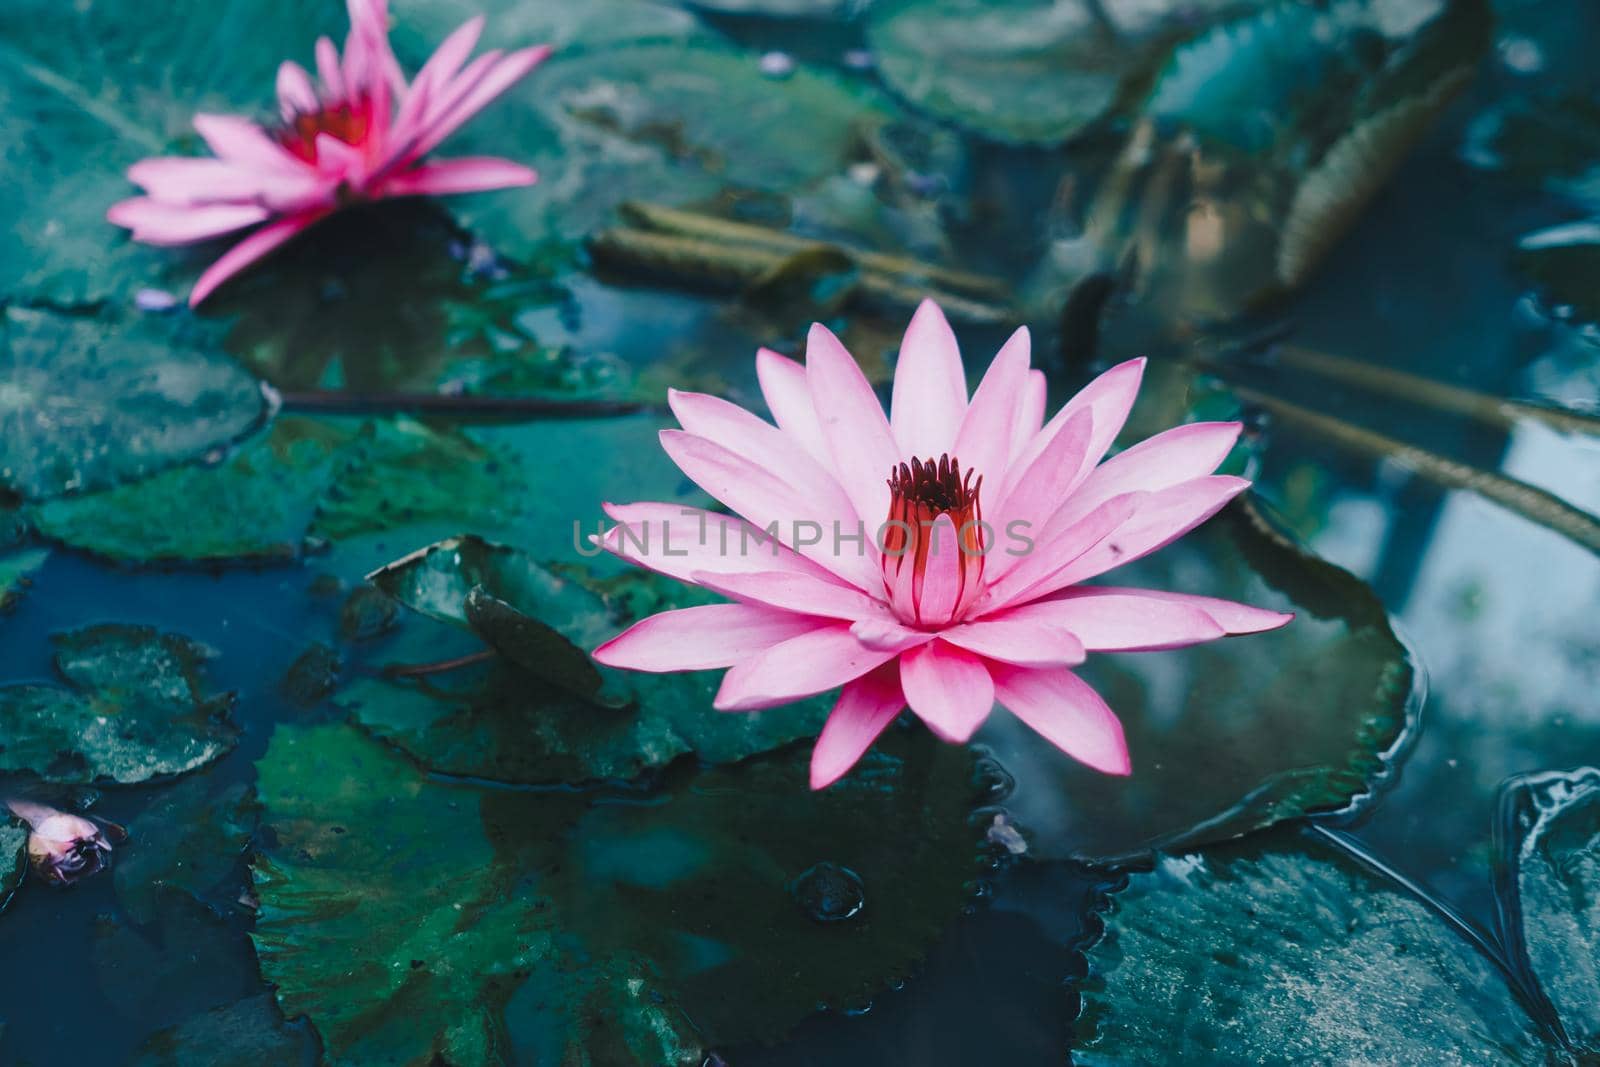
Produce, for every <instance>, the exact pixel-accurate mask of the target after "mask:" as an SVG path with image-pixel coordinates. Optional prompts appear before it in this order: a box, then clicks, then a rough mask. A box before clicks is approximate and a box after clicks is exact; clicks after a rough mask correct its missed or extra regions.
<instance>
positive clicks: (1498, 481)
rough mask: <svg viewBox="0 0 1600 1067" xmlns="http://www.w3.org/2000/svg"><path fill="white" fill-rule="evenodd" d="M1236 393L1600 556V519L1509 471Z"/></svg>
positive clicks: (1251, 393)
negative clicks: (1488, 468)
mask: <svg viewBox="0 0 1600 1067" xmlns="http://www.w3.org/2000/svg"><path fill="white" fill-rule="evenodd" d="M1233 392H1234V393H1235V395H1237V396H1238V397H1239V399H1240V400H1242V401H1244V402H1245V403H1247V404H1253V405H1254V406H1256V407H1259V408H1261V409H1263V410H1264V411H1267V412H1269V413H1271V414H1272V415H1273V416H1275V417H1276V418H1278V419H1281V420H1282V421H1283V422H1285V423H1288V424H1289V425H1291V426H1294V427H1295V428H1297V429H1300V430H1304V431H1305V432H1307V433H1311V434H1315V435H1317V436H1319V437H1324V438H1327V439H1328V440H1330V441H1333V442H1334V443H1336V444H1339V445H1342V446H1344V447H1346V448H1349V449H1351V450H1352V451H1355V452H1359V453H1362V454H1364V455H1368V456H1371V457H1373V458H1376V459H1392V460H1394V461H1395V462H1397V463H1400V464H1402V465H1403V466H1405V467H1408V468H1410V469H1411V470H1412V471H1414V472H1415V473H1416V474H1418V475H1419V476H1421V477H1423V478H1426V479H1427V480H1428V481H1430V482H1433V483H1435V484H1437V485H1441V486H1443V487H1445V488H1447V489H1465V490H1467V491H1468V492H1471V493H1476V494H1477V495H1478V496H1481V497H1483V498H1484V499H1486V500H1489V501H1491V502H1493V503H1495V504H1498V505H1500V506H1501V507H1503V508H1506V509H1507V510H1509V511H1512V512H1515V513H1516V514H1518V515H1521V516H1522V517H1523V518H1525V519H1527V520H1528V521H1529V522H1535V523H1538V524H1539V525H1540V526H1544V527H1546V528H1547V529H1550V530H1554V531H1555V532H1556V533H1559V534H1561V535H1562V536H1563V537H1566V538H1568V539H1569V540H1572V541H1574V542H1576V543H1577V544H1579V545H1582V546H1583V547H1584V548H1586V549H1588V550H1589V551H1590V552H1594V553H1596V554H1600V519H1597V518H1595V516H1593V515H1591V514H1589V513H1588V512H1587V511H1582V510H1580V509H1578V508H1575V507H1573V506H1572V505H1571V504H1569V503H1567V502H1566V501H1565V500H1563V499H1561V498H1560V497H1558V496H1556V495H1555V494H1554V493H1551V492H1548V491H1546V490H1544V489H1540V488H1538V487H1537V486H1533V485H1529V484H1528V483H1527V482H1522V481H1518V480H1517V479H1515V478H1510V477H1507V476H1506V475H1504V474H1497V473H1495V472H1494V471H1486V470H1483V469H1482V468H1480V467H1474V466H1472V465H1470V464H1467V463H1461V462H1459V461H1457V460H1453V459H1449V458H1447V457H1445V456H1441V455H1439V454H1438V453H1436V452H1430V451H1428V450H1427V449H1425V448H1420V447H1418V446H1417V445H1413V444H1408V443H1406V442H1405V441H1401V440H1398V439H1396V438H1393V437H1388V436H1386V435H1384V434H1381V433H1378V432H1376V431H1374V430H1368V429H1365V428H1364V427H1361V426H1356V425H1353V424H1352V423H1348V422H1345V421H1344V420H1343V419H1340V418H1336V417H1334V416H1332V415H1324V414H1321V413H1320V412H1316V411H1312V410H1310V409H1308V408H1303V407H1301V406H1300V405H1298V404H1291V403H1289V402H1288V401H1286V400H1279V399H1278V398H1277V397H1274V396H1270V395H1268V394H1266V393H1263V392H1261V391H1260V390H1257V389H1251V388H1248V387H1246V386H1234V387H1233Z"/></svg>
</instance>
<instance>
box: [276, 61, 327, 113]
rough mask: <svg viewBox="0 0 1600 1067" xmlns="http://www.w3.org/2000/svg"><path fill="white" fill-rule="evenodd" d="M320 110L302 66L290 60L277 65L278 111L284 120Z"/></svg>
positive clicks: (312, 87)
mask: <svg viewBox="0 0 1600 1067" xmlns="http://www.w3.org/2000/svg"><path fill="white" fill-rule="evenodd" d="M319 110H321V104H319V103H318V102H317V90H316V88H315V87H314V86H313V85H312V84H311V75H309V74H307V73H306V70H305V68H304V67H302V66H301V65H300V64H298V63H295V62H292V61H290V60H284V61H283V62H282V63H281V64H279V66H278V111H279V112H280V113H281V114H282V115H283V117H284V120H285V121H287V120H289V119H292V118H294V117H295V116H296V115H314V114H316V113H317V112H318V111H319Z"/></svg>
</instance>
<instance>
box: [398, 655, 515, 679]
mask: <svg viewBox="0 0 1600 1067" xmlns="http://www.w3.org/2000/svg"><path fill="white" fill-rule="evenodd" d="M497 655H499V653H497V652H496V651H495V650H494V649H492V648H485V649H480V650H479V651H477V652H469V653H467V654H466V655H465V656H456V657H455V658H454V659H442V660H437V661H435V662H433V663H391V664H388V665H387V666H385V667H384V668H383V670H382V671H381V673H382V674H383V675H385V676H386V677H389V678H421V677H423V676H425V675H429V674H443V673H445V672H446V671H454V670H459V669H460V668H462V667H470V666H472V665H473V664H475V663H483V662H486V661H487V660H491V659H494V657H495V656H497Z"/></svg>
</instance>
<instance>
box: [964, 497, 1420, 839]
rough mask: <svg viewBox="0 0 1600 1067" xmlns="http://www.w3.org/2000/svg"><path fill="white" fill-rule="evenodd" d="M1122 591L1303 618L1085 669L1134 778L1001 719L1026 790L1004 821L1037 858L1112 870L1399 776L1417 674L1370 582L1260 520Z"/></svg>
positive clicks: (1228, 515) (1233, 527)
mask: <svg viewBox="0 0 1600 1067" xmlns="http://www.w3.org/2000/svg"><path fill="white" fill-rule="evenodd" d="M1111 577H1112V578H1113V580H1114V581H1115V582H1116V583H1117V584H1119V585H1123V584H1126V585H1129V586H1138V587H1144V588H1151V589H1171V590H1180V591H1182V592H1185V593H1198V594H1203V595H1207V596H1220V597H1224V598H1226V599H1229V600H1238V601H1243V602H1246V603H1250V604H1258V605H1261V606H1264V607H1272V608H1277V609H1279V610H1286V611H1294V612H1296V613H1297V617H1296V619H1295V620H1294V622H1292V623H1291V624H1289V625H1288V626H1286V627H1284V628H1283V629H1281V630H1276V631H1273V632H1271V633H1266V634H1255V635H1250V636H1245V637H1236V638H1228V639H1225V640H1222V641H1214V642H1211V643H1209V644H1206V645H1201V646H1197V647H1194V648H1191V649H1183V650H1177V651H1169V652H1161V653H1156V654H1140V655H1129V656H1118V655H1100V656H1092V657H1090V660H1089V662H1088V663H1087V664H1086V665H1085V667H1084V668H1083V671H1082V674H1083V676H1084V677H1085V679H1087V680H1088V681H1089V682H1090V683H1091V684H1093V685H1094V687H1095V688H1096V689H1097V690H1098V691H1099V692H1100V693H1102V694H1103V695H1104V696H1105V698H1106V700H1107V702H1108V703H1109V704H1110V705H1111V707H1112V709H1113V710H1115V711H1116V712H1117V714H1118V716H1119V717H1120V718H1121V720H1122V723H1123V726H1124V729H1125V730H1126V732H1127V739H1128V748H1129V750H1130V752H1131V753H1132V755H1133V773H1132V774H1131V775H1130V776H1128V777H1126V778H1113V777H1107V776H1105V775H1100V774H1096V773H1095V772H1093V771H1091V770H1088V769H1087V768H1085V767H1082V766H1080V765H1078V764H1076V763H1074V762H1072V761H1071V760H1069V759H1067V758H1066V757H1065V756H1062V755H1059V754H1058V753H1056V752H1055V750H1053V749H1050V748H1048V747H1041V746H1040V745H1038V744H1037V742H1036V740H1035V739H1034V738H1033V737H1032V736H1031V735H1030V734H1029V733H1028V731H1027V729H1026V728H1025V727H1023V726H1021V724H1020V723H1017V722H1016V721H1015V720H1014V719H1013V718H1012V717H1011V716H1009V715H996V716H994V717H993V718H992V719H991V720H990V721H991V723H992V725H991V726H990V727H988V728H986V730H985V731H984V732H983V733H982V734H980V740H982V741H984V742H986V743H987V744H989V745H990V746H991V747H993V748H994V749H995V751H996V753H997V756H998V758H999V760H1000V762H1001V763H1002V764H1003V765H1004V766H1006V768H1007V769H1008V770H1009V771H1010V772H1011V773H1012V774H1013V775H1014V776H1015V777H1016V778H1017V783H1018V784H1017V789H1016V792H1015V793H1014V794H1013V795H1012V797H1011V798H1010V799H1009V800H1008V801H1007V807H1008V809H1010V811H1011V812H1012V814H1013V815H1014V816H1015V818H1016V821H1017V822H1018V823H1019V824H1021V826H1022V827H1023V828H1024V829H1025V830H1027V831H1029V832H1030V833H1031V834H1032V835H1033V837H1034V850H1035V851H1037V852H1040V853H1042V854H1045V855H1051V856H1062V855H1073V856H1082V857H1090V858H1097V859H1104V858H1107V857H1122V856H1126V855H1128V854H1141V853H1145V852H1148V850H1150V849H1153V848H1171V847H1175V846H1177V845H1179V844H1182V845H1191V844H1199V843H1203V842H1208V841H1218V840H1223V839H1226V838H1229V837H1235V836H1238V835H1240V834H1245V833H1248V832H1250V831H1252V830H1257V829H1261V828H1263V827H1266V826H1270V825H1272V824H1273V823H1276V822H1280V821H1283V820H1285V819H1293V818H1297V817H1299V816H1301V815H1305V814H1307V813H1311V812H1319V811H1330V810H1335V809H1341V808H1345V807H1347V806H1349V805H1350V804H1351V803H1352V802H1355V801H1358V800H1360V799H1362V798H1364V797H1365V796H1366V795H1367V794H1368V793H1370V792H1371V790H1372V789H1373V787H1374V785H1375V783H1377V782H1379V781H1381V780H1382V779H1383V778H1384V776H1385V775H1386V774H1387V772H1388V769H1389V761H1390V758H1391V756H1392V754H1393V753H1394V752H1395V751H1396V748H1397V746H1398V744H1399V743H1400V740H1401V738H1402V735H1403V734H1404V732H1405V729H1406V724H1407V718H1408V709H1409V704H1410V700H1411V697H1412V677H1413V670H1412V666H1411V663H1410V660H1409V658H1408V656H1407V653H1406V649H1405V646H1404V645H1402V644H1401V643H1400V640H1399V639H1398V638H1397V637H1396V636H1395V633H1394V631H1393V629H1392V628H1391V627H1390V624H1389V621H1388V619H1387V617H1386V616H1385V614H1384V610H1383V605H1382V603H1381V602H1380V601H1379V600H1378V598H1377V596H1376V594H1375V593H1373V591H1372V590H1371V589H1370V588H1369V587H1368V586H1367V585H1366V584H1365V583H1364V582H1362V581H1361V580H1360V579H1358V578H1356V577H1354V576H1353V575H1351V574H1350V573H1348V572H1347V571H1344V570H1342V569H1341V568H1339V567H1335V566H1334V565H1333V564H1331V563H1327V562H1324V561H1323V560H1320V559H1318V558H1316V557H1315V556H1312V555H1310V554H1309V553H1306V552H1305V551H1303V550H1301V549H1299V548H1297V547H1296V546H1294V545H1293V544H1291V543H1289V542H1287V541H1285V540H1284V539H1283V538H1282V536H1281V535H1280V534H1278V533H1277V532H1276V531H1275V530H1274V529H1272V528H1271V527H1270V526H1269V525H1268V524H1267V523H1266V522H1265V520H1263V519H1262V517H1261V516H1260V515H1259V514H1258V513H1257V512H1256V511H1255V510H1254V508H1253V506H1250V505H1234V506H1232V507H1230V508H1229V509H1228V510H1226V511H1224V512H1223V513H1222V514H1221V515H1220V516H1218V517H1217V518H1216V519H1213V520H1212V521H1211V522H1210V523H1208V524H1207V525H1206V526H1205V527H1203V528H1202V529H1201V530H1199V531H1197V532H1196V533H1194V534H1191V535H1190V536H1189V537H1187V538H1185V539H1184V540H1183V541H1182V542H1180V543H1179V544H1177V545H1174V546H1172V547H1170V548H1167V549H1164V550H1163V551H1162V552H1161V553H1159V554H1157V555H1156V556H1153V557H1148V558H1147V559H1145V560H1141V561H1139V562H1138V563H1135V564H1131V565H1129V566H1128V567H1124V568H1121V569H1119V570H1118V571H1117V572H1116V573H1115V574H1114V575H1113V576H1111Z"/></svg>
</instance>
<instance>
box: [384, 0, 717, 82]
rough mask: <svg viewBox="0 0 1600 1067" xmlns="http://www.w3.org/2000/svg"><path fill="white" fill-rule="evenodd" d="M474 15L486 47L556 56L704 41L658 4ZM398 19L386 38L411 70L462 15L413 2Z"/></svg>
mask: <svg viewBox="0 0 1600 1067" xmlns="http://www.w3.org/2000/svg"><path fill="white" fill-rule="evenodd" d="M479 12H481V13H482V14H483V16H484V18H485V19H486V20H487V25H485V26H484V40H485V42H486V44H487V45H489V46H490V47H494V48H525V47H527V46H529V45H534V44H547V45H550V46H551V47H552V48H554V49H555V50H556V51H557V53H558V54H561V55H569V54H571V53H573V52H579V51H592V50H595V49H600V48H607V47H615V46H617V45H627V44H639V43H641V42H644V41H687V40H692V39H694V38H705V37H709V36H710V34H709V33H708V31H707V30H706V29H705V28H704V27H703V26H701V25H700V23H699V22H698V21H697V20H696V19H695V17H694V16H693V15H691V14H689V13H688V12H687V11H684V10H683V9H682V8H681V7H678V6H676V5H674V4H672V3H670V2H663V0H588V2H587V3H583V4H524V3H521V2H520V0H484V2H483V3H480V4H476V5H474V7H473V13H479ZM399 14H400V17H399V19H397V20H396V25H395V27H394V30H393V33H392V38H393V41H394V47H395V51H396V52H397V53H399V55H400V56H401V59H402V62H407V63H409V64H410V67H409V69H413V70H414V69H417V67H419V66H420V65H421V64H422V63H423V62H425V61H426V60H427V58H428V56H429V55H430V54H431V53H432V51H433V49H434V48H436V47H437V46H438V44H439V42H440V41H442V40H444V37H445V35H446V34H448V33H449V32H450V31H451V30H453V29H455V28H456V27H457V26H459V25H461V23H462V22H463V21H465V19H466V18H467V14H468V13H467V12H465V11H463V10H462V8H461V5H460V4H458V3H456V2H455V0H414V2H410V3H407V4H406V5H405V7H404V9H403V10H401V11H400V12H399ZM534 77H536V78H537V77H538V75H534Z"/></svg>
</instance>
